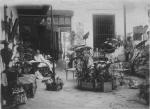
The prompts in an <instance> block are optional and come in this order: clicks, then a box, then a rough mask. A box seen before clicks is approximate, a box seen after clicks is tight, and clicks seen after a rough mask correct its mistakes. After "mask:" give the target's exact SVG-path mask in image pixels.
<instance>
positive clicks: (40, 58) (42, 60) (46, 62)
mask: <svg viewBox="0 0 150 109" xmlns="http://www.w3.org/2000/svg"><path fill="white" fill-rule="evenodd" d="M34 59H35V61H36V62H40V64H39V65H38V67H45V66H46V65H48V67H49V69H50V71H52V72H53V70H52V68H53V65H52V64H51V63H50V61H49V60H46V59H45V58H44V57H43V56H42V54H40V51H39V50H37V53H36V54H35V56H34Z"/></svg>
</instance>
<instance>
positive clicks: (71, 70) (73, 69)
mask: <svg viewBox="0 0 150 109" xmlns="http://www.w3.org/2000/svg"><path fill="white" fill-rule="evenodd" d="M68 63H69V62H66V67H65V72H66V80H67V79H68V72H72V73H73V79H74V77H75V73H76V68H75V67H74V62H73V67H72V68H69V66H68Z"/></svg>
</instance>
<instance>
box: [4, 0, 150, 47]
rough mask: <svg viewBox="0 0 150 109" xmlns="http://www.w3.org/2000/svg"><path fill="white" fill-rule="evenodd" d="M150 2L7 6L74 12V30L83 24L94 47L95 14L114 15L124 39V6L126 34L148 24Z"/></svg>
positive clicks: (23, 0) (65, 0)
mask: <svg viewBox="0 0 150 109" xmlns="http://www.w3.org/2000/svg"><path fill="white" fill-rule="evenodd" d="M148 1H149V0H136V1H135V0H113V1H112V0H43V1H41V0H40V2H39V0H32V3H31V2H30V0H20V1H18V0H13V2H12V1H9V0H6V2H4V3H5V4H6V3H7V4H9V5H12V4H21V5H22V4H26V5H29V4H30V5H31V4H32V5H34V4H36V5H42V4H47V5H48V4H50V5H52V6H53V9H60V10H61V9H62V10H73V11H74V16H73V17H72V29H73V30H75V31H76V30H77V25H78V23H79V22H80V23H82V24H83V27H84V33H86V32H88V31H89V32H90V35H89V36H90V37H89V38H88V40H87V44H88V45H90V46H93V23H92V22H93V19H92V16H93V14H98V15H101V14H114V15H115V32H116V34H117V35H121V36H122V39H123V38H124V17H123V5H126V8H127V11H126V20H127V21H126V32H127V33H130V32H132V31H133V27H134V26H138V25H146V24H148V16H147V9H146V5H148V4H150V1H149V2H148Z"/></svg>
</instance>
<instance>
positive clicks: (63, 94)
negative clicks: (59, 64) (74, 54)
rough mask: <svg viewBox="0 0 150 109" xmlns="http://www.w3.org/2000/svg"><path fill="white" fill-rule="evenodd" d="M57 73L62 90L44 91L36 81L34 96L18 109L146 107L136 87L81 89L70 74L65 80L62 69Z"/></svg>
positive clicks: (135, 108)
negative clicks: (114, 89)
mask: <svg viewBox="0 0 150 109" xmlns="http://www.w3.org/2000/svg"><path fill="white" fill-rule="evenodd" d="M56 72H57V71H56ZM58 75H59V76H60V77H61V78H63V80H64V87H63V90H61V91H46V90H45V85H44V84H43V83H41V82H40V81H38V89H37V92H36V95H35V98H33V99H29V100H28V102H27V104H25V105H20V106H19V109H148V106H147V105H145V104H144V102H143V101H142V100H139V99H138V98H137V95H136V94H137V93H138V89H119V90H116V91H113V92H110V93H102V92H92V91H82V90H78V89H76V88H75V86H76V82H75V80H73V79H72V74H70V75H69V80H67V81H66V80H65V73H64V72H63V71H62V72H59V73H58Z"/></svg>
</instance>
